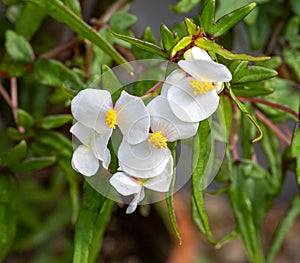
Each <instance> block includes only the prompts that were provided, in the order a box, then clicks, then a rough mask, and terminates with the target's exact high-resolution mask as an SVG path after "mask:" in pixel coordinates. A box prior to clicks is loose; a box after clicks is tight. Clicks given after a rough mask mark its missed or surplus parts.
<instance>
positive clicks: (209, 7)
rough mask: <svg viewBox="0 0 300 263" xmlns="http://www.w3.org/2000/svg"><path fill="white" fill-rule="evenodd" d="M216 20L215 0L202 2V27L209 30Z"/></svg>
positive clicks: (200, 19)
mask: <svg viewBox="0 0 300 263" xmlns="http://www.w3.org/2000/svg"><path fill="white" fill-rule="evenodd" d="M214 22H215V0H206V1H205V2H204V1H202V3H201V14H200V16H199V23H200V27H201V28H202V29H203V31H204V32H209V31H210V29H211V28H212V27H213V24H214Z"/></svg>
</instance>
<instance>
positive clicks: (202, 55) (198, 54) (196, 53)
mask: <svg viewBox="0 0 300 263" xmlns="http://www.w3.org/2000/svg"><path fill="white" fill-rule="evenodd" d="M192 54H193V58H194V59H201V60H209V61H212V59H211V57H210V56H209V55H208V53H207V51H206V50H204V49H202V48H199V47H192Z"/></svg>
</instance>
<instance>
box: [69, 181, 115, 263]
mask: <svg viewBox="0 0 300 263" xmlns="http://www.w3.org/2000/svg"><path fill="white" fill-rule="evenodd" d="M111 209H112V202H111V201H107V199H106V198H105V197H104V196H102V195H100V194H99V193H98V192H96V191H95V190H94V189H93V188H92V187H91V186H90V185H89V183H88V182H87V181H85V182H84V192H83V201H82V204H81V208H80V212H79V216H78V220H77V223H76V227H75V236H74V254H73V263H88V262H93V261H92V259H93V260H95V259H96V257H95V251H98V248H99V247H100V246H101V239H102V236H103V231H104V228H105V226H106V223H107V221H108V217H109V214H110V211H111ZM101 219H102V220H105V221H103V224H102V225H101V224H100V225H101V227H100V229H99V228H98V229H97V228H96V227H99V222H101ZM104 222H105V224H104ZM93 241H95V242H97V243H96V244H92V242H93ZM91 248H92V251H93V252H92V258H91V255H90V253H91Z"/></svg>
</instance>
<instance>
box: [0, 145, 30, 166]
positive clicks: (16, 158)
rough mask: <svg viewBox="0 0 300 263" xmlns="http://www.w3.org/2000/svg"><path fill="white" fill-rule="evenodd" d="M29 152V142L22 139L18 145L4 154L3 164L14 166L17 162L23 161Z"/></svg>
mask: <svg viewBox="0 0 300 263" xmlns="http://www.w3.org/2000/svg"><path fill="white" fill-rule="evenodd" d="M26 154H27V143H26V141H25V140H22V141H21V142H20V143H19V144H18V145H16V146H15V147H14V148H13V149H12V150H11V151H10V152H8V153H6V154H3V156H2V159H1V162H2V163H1V164H2V165H3V166H4V167H9V168H12V167H14V165H16V164H17V163H19V162H21V160H22V159H24V158H25V156H26Z"/></svg>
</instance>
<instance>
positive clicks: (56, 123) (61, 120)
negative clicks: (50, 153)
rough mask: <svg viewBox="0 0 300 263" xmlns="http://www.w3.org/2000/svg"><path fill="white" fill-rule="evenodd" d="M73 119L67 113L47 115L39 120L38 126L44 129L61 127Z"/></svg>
mask: <svg viewBox="0 0 300 263" xmlns="http://www.w3.org/2000/svg"><path fill="white" fill-rule="evenodd" d="M72 120H73V118H72V116H71V115H69V114H58V115H48V116H46V117H44V118H43V119H41V120H39V122H38V126H39V127H41V128H42V129H45V130H51V129H55V128H58V127H61V126H63V125H65V124H67V123H69V122H71V121H72Z"/></svg>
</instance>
